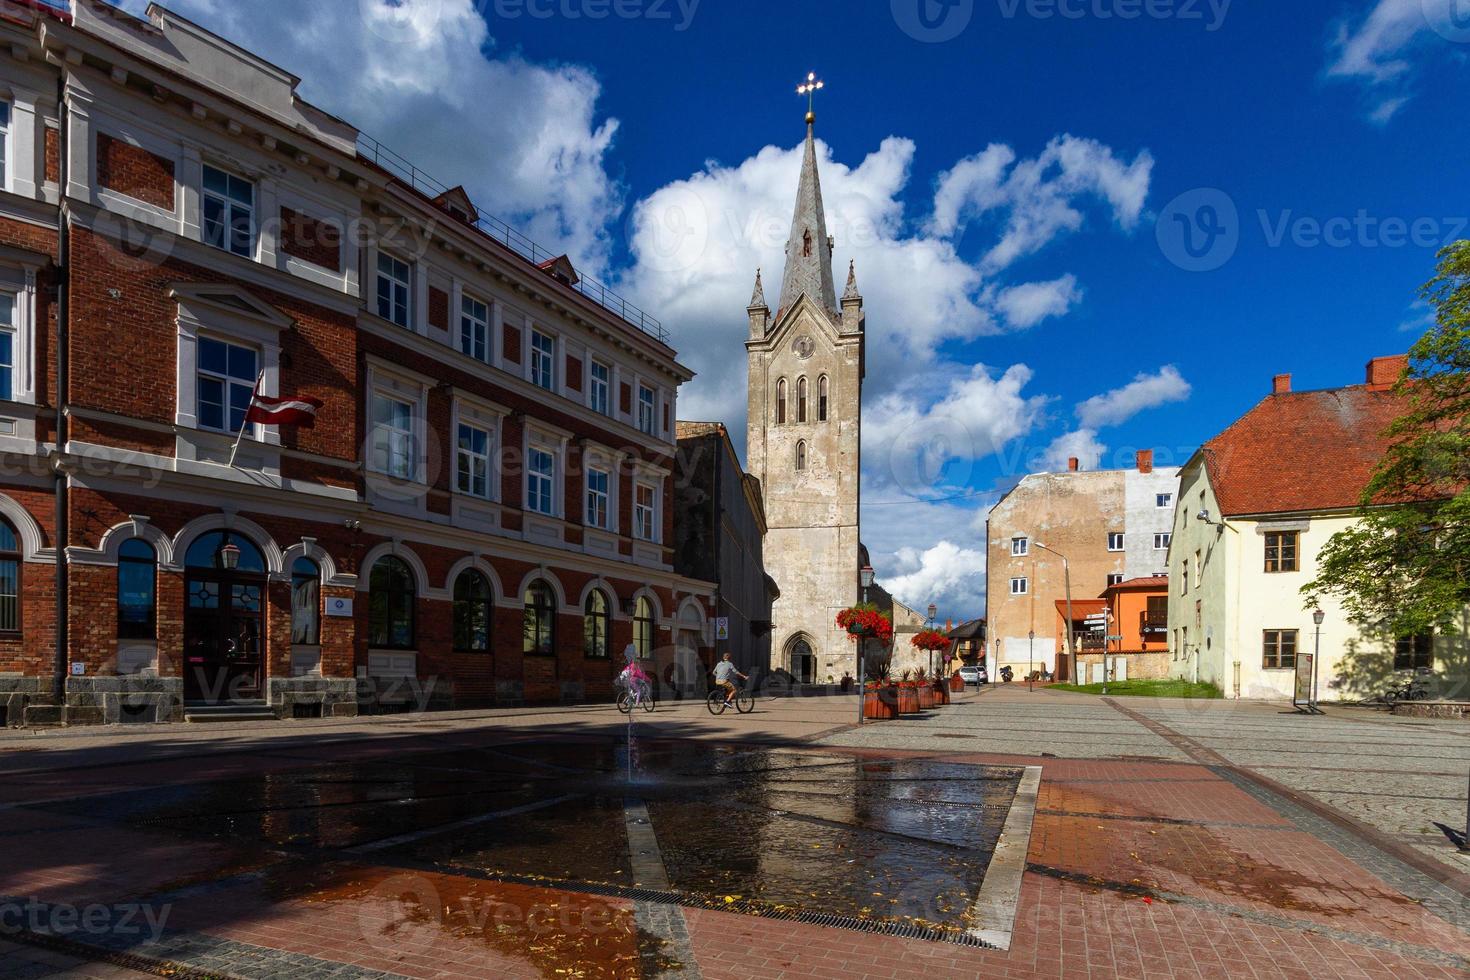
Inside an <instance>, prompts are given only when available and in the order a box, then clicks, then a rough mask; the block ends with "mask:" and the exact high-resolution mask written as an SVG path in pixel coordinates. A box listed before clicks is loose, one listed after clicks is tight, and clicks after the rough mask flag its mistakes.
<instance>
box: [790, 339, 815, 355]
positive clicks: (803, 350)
mask: <svg viewBox="0 0 1470 980" xmlns="http://www.w3.org/2000/svg"><path fill="white" fill-rule="evenodd" d="M791 349H792V350H794V351H796V356H797V357H799V358H801V359H802V360H803V361H804V360H806V359H807V358H808V357H811V356H812V351H814V350H816V349H817V345H816V344H814V343H812V338H810V337H808V336H807V335H806V334H802V335H801V336H800V337H797V338H796V341H795V342H794V343H792V345H791Z"/></svg>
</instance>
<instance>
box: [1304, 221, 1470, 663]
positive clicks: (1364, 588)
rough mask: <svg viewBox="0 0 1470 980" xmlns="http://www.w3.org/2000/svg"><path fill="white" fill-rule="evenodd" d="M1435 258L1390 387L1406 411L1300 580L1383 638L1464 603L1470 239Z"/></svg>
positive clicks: (1467, 586) (1434, 623) (1443, 616)
mask: <svg viewBox="0 0 1470 980" xmlns="http://www.w3.org/2000/svg"><path fill="white" fill-rule="evenodd" d="M1439 260H1440V261H1439V270H1438V274H1437V275H1436V276H1435V277H1434V278H1433V279H1431V280H1430V281H1429V282H1428V283H1426V284H1425V286H1424V289H1423V290H1422V295H1423V297H1424V299H1425V300H1426V301H1427V302H1428V303H1429V304H1430V305H1431V306H1432V307H1433V308H1434V311H1435V315H1434V321H1435V322H1434V325H1433V326H1431V327H1430V328H1429V330H1428V331H1427V332H1426V333H1425V334H1424V336H1423V337H1421V338H1420V339H1419V340H1418V342H1417V343H1415V344H1414V346H1413V348H1412V349H1411V350H1410V351H1409V366H1408V368H1407V370H1406V371H1405V372H1404V374H1403V376H1402V377H1401V378H1400V379H1399V381H1398V383H1397V384H1396V386H1395V388H1394V390H1395V392H1397V393H1398V394H1400V395H1401V396H1403V397H1404V398H1405V399H1406V400H1407V403H1408V406H1409V408H1408V411H1407V412H1406V413H1405V414H1404V415H1403V416H1402V417H1400V418H1398V419H1396V420H1395V421H1394V422H1393V424H1392V425H1390V426H1389V429H1388V431H1387V433H1386V434H1387V436H1388V438H1389V440H1390V445H1389V449H1388V451H1387V452H1386V453H1385V454H1384V457H1383V459H1382V461H1381V462H1380V463H1379V465H1378V468H1377V470H1376V471H1375V472H1374V475H1373V478H1372V480H1371V481H1370V482H1369V483H1368V486H1367V487H1366V488H1365V489H1364V491H1363V499H1362V510H1361V518H1362V519H1361V520H1360V521H1359V522H1358V523H1357V524H1355V525H1354V526H1353V527H1352V528H1349V529H1348V530H1345V531H1340V532H1338V533H1337V534H1335V535H1333V536H1332V539H1331V540H1330V541H1328V543H1327V544H1326V546H1325V547H1324V548H1323V549H1322V553H1321V555H1320V556H1319V566H1318V573H1317V577H1316V579H1315V580H1313V581H1312V582H1309V583H1308V584H1307V585H1306V586H1304V587H1303V588H1302V593H1303V594H1304V595H1305V596H1306V597H1307V601H1308V603H1309V604H1311V603H1315V602H1316V600H1317V597H1318V596H1321V595H1332V596H1335V597H1336V598H1338V599H1339V600H1340V601H1341V602H1342V604H1343V608H1344V609H1345V610H1346V612H1347V614H1348V617H1349V618H1350V619H1351V620H1352V621H1353V622H1354V623H1355V624H1356V625H1358V626H1359V627H1361V628H1363V629H1365V630H1367V631H1370V632H1374V633H1378V634H1380V635H1383V636H1387V637H1394V636H1412V635H1420V634H1424V633H1429V632H1433V631H1441V632H1445V631H1453V630H1454V629H1456V623H1457V621H1460V620H1462V618H1463V617H1464V613H1465V607H1466V604H1467V603H1470V241H1461V242H1456V243H1455V244H1454V245H1451V246H1449V247H1448V248H1446V249H1445V250H1444V251H1442V252H1441V253H1440V256H1439Z"/></svg>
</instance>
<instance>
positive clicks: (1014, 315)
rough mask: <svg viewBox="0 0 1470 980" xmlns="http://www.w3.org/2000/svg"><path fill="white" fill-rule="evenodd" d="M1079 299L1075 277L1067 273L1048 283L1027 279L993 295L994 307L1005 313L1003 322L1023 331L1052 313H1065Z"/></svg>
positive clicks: (1054, 314) (1080, 294)
mask: <svg viewBox="0 0 1470 980" xmlns="http://www.w3.org/2000/svg"><path fill="white" fill-rule="evenodd" d="M1080 302H1082V290H1081V288H1079V287H1078V285H1077V277H1076V276H1074V275H1072V274H1070V273H1068V274H1067V275H1065V276H1062V277H1061V278H1060V279H1053V280H1052V281H1051V282H1028V283H1022V284H1021V285H1019V286H1010V287H1008V288H1006V289H1002V290H1001V291H1000V293H999V295H997V296H996V298H995V305H996V308H997V309H999V310H1000V312H1001V313H1002V314H1004V315H1005V319H1006V323H1007V324H1008V325H1009V326H1011V327H1013V328H1015V329H1017V330H1026V329H1028V328H1030V327H1034V326H1036V325H1037V324H1038V323H1040V322H1041V321H1043V320H1046V319H1049V318H1050V317H1054V316H1065V315H1066V314H1067V312H1068V311H1069V310H1071V308H1072V307H1073V306H1075V305H1076V304H1077V303H1080Z"/></svg>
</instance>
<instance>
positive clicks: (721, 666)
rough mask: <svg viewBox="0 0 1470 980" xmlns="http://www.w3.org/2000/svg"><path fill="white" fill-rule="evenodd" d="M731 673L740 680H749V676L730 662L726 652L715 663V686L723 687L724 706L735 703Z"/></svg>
mask: <svg viewBox="0 0 1470 980" xmlns="http://www.w3.org/2000/svg"><path fill="white" fill-rule="evenodd" d="M732 675H733V676H735V677H738V678H740V679H741V680H742V681H748V680H750V678H749V677H747V676H746V675H744V674H742V673H740V671H739V669H737V668H736V666H735V665H734V664H733V663H731V662H730V655H729V654H728V653H727V654H725V657H724V659H723V660H721V661H720V662H719V663H717V664H715V686H716V687H723V688H724V689H725V706H726V707H729V706H731V705H733V704H734V703H735V683H734V682H733V681H731V680H730V677H731V676H732Z"/></svg>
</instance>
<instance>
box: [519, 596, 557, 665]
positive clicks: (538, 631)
mask: <svg viewBox="0 0 1470 980" xmlns="http://www.w3.org/2000/svg"><path fill="white" fill-rule="evenodd" d="M525 603H526V611H525V628H524V634H525V635H524V642H523V643H522V645H521V650H522V652H523V653H530V654H537V655H539V656H544V657H551V656H555V655H556V593H555V592H552V591H551V586H549V585H547V584H546V583H545V582H542V581H539V580H538V581H535V582H532V583H531V586H530V588H528V589H526V597H525Z"/></svg>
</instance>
